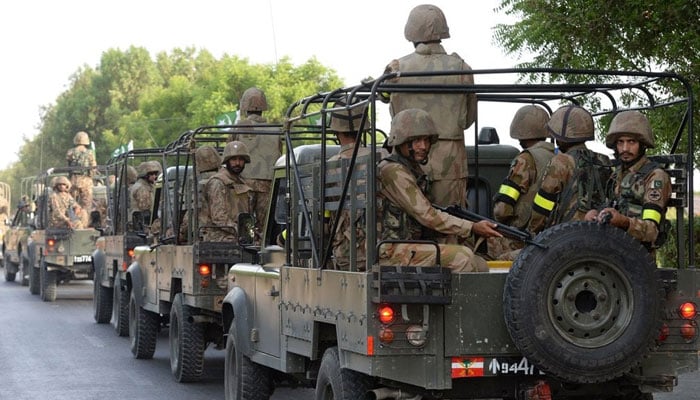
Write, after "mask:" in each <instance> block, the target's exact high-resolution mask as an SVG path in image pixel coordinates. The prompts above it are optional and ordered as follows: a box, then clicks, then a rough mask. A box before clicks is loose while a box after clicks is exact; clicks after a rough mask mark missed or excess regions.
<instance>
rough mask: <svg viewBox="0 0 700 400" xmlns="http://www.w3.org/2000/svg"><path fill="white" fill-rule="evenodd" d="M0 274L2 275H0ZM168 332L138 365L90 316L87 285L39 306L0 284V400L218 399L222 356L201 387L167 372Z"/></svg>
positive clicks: (213, 354)
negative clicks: (175, 378)
mask: <svg viewBox="0 0 700 400" xmlns="http://www.w3.org/2000/svg"><path fill="white" fill-rule="evenodd" d="M0 275H2V276H4V270H2V269H0ZM168 351H169V350H168V340H167V331H166V332H161V335H160V337H159V339H158V344H157V347H156V354H155V356H154V358H153V359H152V360H136V359H134V358H133V356H132V355H131V352H130V351H129V339H128V338H123V337H118V336H117V335H116V334H115V333H114V330H113V329H112V327H111V326H110V325H109V324H105V325H98V324H96V323H95V321H94V320H93V318H92V281H82V282H74V283H70V284H68V285H64V286H59V287H58V297H57V300H56V302H55V303H44V302H42V301H41V300H40V299H39V296H32V295H31V294H30V293H29V290H28V288H27V287H25V286H20V285H19V284H18V283H14V282H12V283H10V282H5V280H4V278H0V400H5V399H7V400H44V399H45V400H125V399H128V400H216V399H221V400H223V399H224V387H223V386H224V385H223V381H224V352H223V351H221V350H215V349H211V348H210V349H208V350H207V353H206V357H205V376H204V377H203V379H202V381H201V382H197V383H187V384H180V383H177V382H175V380H174V379H173V377H172V375H171V374H170V361H169V353H168ZM312 398H313V391H312V390H311V389H295V390H293V389H289V388H280V389H278V390H277V391H275V394H274V396H273V397H272V399H274V400H292V399H298V400H308V399H312Z"/></svg>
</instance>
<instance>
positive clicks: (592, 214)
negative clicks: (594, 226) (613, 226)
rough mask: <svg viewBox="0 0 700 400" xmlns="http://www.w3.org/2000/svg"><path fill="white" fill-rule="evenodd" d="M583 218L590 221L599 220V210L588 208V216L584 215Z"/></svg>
mask: <svg viewBox="0 0 700 400" xmlns="http://www.w3.org/2000/svg"><path fill="white" fill-rule="evenodd" d="M583 220H584V221H589V222H596V221H598V210H588V212H587V213H586V216H584V217H583Z"/></svg>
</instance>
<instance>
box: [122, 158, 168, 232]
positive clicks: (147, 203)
mask: <svg viewBox="0 0 700 400" xmlns="http://www.w3.org/2000/svg"><path fill="white" fill-rule="evenodd" d="M136 170H137V172H138V179H137V180H136V183H134V185H133V186H131V187H130V188H129V217H130V218H131V219H132V220H133V224H134V230H137V231H145V230H146V226H147V224H148V222H149V220H150V218H151V215H150V211H151V207H153V195H154V192H155V183H156V180H157V179H158V175H160V174H161V172H163V168H162V167H161V166H160V163H159V162H158V161H144V162H142V163H141V164H139V166H138V167H137V169H136Z"/></svg>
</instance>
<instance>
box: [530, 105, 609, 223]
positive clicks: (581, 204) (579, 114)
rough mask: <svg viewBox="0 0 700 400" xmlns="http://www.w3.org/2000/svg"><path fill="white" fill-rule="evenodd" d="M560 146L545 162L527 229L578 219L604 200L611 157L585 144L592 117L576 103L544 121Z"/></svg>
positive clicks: (589, 132)
mask: <svg viewBox="0 0 700 400" xmlns="http://www.w3.org/2000/svg"><path fill="white" fill-rule="evenodd" d="M547 130H548V131H549V133H550V134H551V135H552V137H553V138H554V139H556V142H557V145H558V146H559V150H560V151H561V152H562V153H559V154H556V155H555V156H554V157H552V159H551V160H550V161H549V163H548V164H547V167H546V169H545V172H544V176H543V177H542V181H541V182H540V188H539V190H538V191H537V194H536V195H535V199H534V200H533V205H532V216H531V217H530V223H529V225H528V230H529V231H530V232H533V233H538V232H540V231H542V230H543V229H545V228H547V227H549V226H552V225H556V224H559V223H562V222H567V221H581V220H583V219H584V218H585V215H586V212H588V210H591V209H594V208H597V207H600V206H601V205H603V204H605V203H606V198H605V193H604V192H605V188H604V186H605V182H606V181H607V180H608V178H609V177H610V168H611V163H610V158H608V156H606V155H604V154H600V153H596V152H594V151H592V150H589V149H588V148H587V147H586V143H585V142H587V141H589V140H593V138H594V134H593V117H592V116H591V113H589V112H588V111H586V110H585V109H583V108H582V107H579V106H574V105H567V106H563V107H560V108H559V109H557V110H556V111H555V112H554V113H553V114H552V117H551V118H550V120H549V122H548V123H547Z"/></svg>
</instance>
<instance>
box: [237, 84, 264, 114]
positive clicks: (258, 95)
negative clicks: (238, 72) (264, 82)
mask: <svg viewBox="0 0 700 400" xmlns="http://www.w3.org/2000/svg"><path fill="white" fill-rule="evenodd" d="M265 110H267V99H266V98H265V93H263V91H262V90H260V89H258V88H256V87H252V88H249V89H246V91H245V92H243V96H241V104H240V111H242V112H246V113H247V112H249V111H265Z"/></svg>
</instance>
